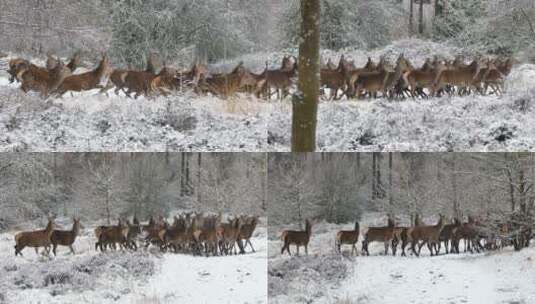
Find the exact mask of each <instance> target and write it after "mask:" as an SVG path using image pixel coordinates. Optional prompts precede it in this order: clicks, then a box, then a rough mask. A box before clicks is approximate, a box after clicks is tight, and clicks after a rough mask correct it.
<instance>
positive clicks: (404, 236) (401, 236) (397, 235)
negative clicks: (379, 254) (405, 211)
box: [392, 213, 422, 256]
mask: <svg viewBox="0 0 535 304" xmlns="http://www.w3.org/2000/svg"><path fill="white" fill-rule="evenodd" d="M421 225H422V221H421V220H420V214H418V213H416V214H415V215H414V223H413V225H412V226H410V227H395V228H394V239H393V240H392V254H393V255H396V251H397V245H398V243H399V242H401V256H407V254H406V252H405V248H407V245H408V244H409V243H410V242H411V241H412V239H411V237H410V232H411V231H412V229H413V228H414V227H417V226H421Z"/></svg>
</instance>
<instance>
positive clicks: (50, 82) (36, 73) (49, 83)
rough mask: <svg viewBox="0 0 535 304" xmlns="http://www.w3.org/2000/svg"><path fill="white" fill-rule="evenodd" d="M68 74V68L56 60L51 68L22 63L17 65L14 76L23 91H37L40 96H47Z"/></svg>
mask: <svg viewBox="0 0 535 304" xmlns="http://www.w3.org/2000/svg"><path fill="white" fill-rule="evenodd" d="M68 75H70V70H69V69H67V68H65V66H64V64H63V62H61V61H58V62H57V64H55V65H54V67H53V68H52V69H51V70H47V69H44V68H40V67H36V66H35V65H33V64H29V65H28V64H24V63H23V64H21V65H19V68H18V72H17V76H16V78H17V79H19V80H20V82H21V83H22V85H21V87H20V88H21V89H22V90H23V91H24V92H25V93H27V92H29V91H37V92H39V93H40V95H41V97H42V98H47V97H48V96H49V94H50V92H53V91H54V90H55V89H56V88H57V87H58V86H59V85H60V84H61V83H62V82H63V81H64V79H65V78H66V77H68Z"/></svg>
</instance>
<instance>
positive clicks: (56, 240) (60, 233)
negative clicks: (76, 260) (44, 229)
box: [50, 217, 84, 256]
mask: <svg viewBox="0 0 535 304" xmlns="http://www.w3.org/2000/svg"><path fill="white" fill-rule="evenodd" d="M72 220H73V224H72V229H71V230H66V231H65V230H54V231H52V235H51V236H50V242H51V243H52V252H53V253H54V256H55V255H56V249H57V247H58V246H67V247H69V249H70V250H71V253H72V254H73V255H74V254H76V253H75V252H74V248H73V247H72V245H73V244H74V242H75V241H76V237H77V236H78V235H79V234H80V229H83V228H84V226H82V224H81V223H80V219H79V218H76V217H73V218H72Z"/></svg>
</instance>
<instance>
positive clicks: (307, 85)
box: [292, 0, 321, 152]
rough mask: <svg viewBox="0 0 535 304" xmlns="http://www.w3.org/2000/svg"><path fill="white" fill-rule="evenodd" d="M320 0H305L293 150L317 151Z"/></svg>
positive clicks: (294, 110) (293, 122)
mask: <svg viewBox="0 0 535 304" xmlns="http://www.w3.org/2000/svg"><path fill="white" fill-rule="evenodd" d="M320 12H321V4H320V0H301V20H302V21H301V39H300V43H299V62H298V64H299V81H298V88H299V90H298V92H297V93H295V94H294V96H293V118H292V151H294V152H314V151H315V150H316V124H317V115H318V114H317V112H318V101H319V91H320V53H319V49H320Z"/></svg>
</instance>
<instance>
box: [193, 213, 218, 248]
mask: <svg viewBox="0 0 535 304" xmlns="http://www.w3.org/2000/svg"><path fill="white" fill-rule="evenodd" d="M220 221H221V218H220V217H215V216H212V217H207V218H204V219H203V221H202V225H201V227H200V228H199V229H196V230H195V231H193V237H194V240H195V242H196V243H197V246H198V248H199V246H200V245H204V251H205V254H206V256H209V254H210V253H212V255H214V256H216V255H218V253H217V248H218V246H217V245H218V243H219V239H218V235H217V226H218V225H219V223H220Z"/></svg>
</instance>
